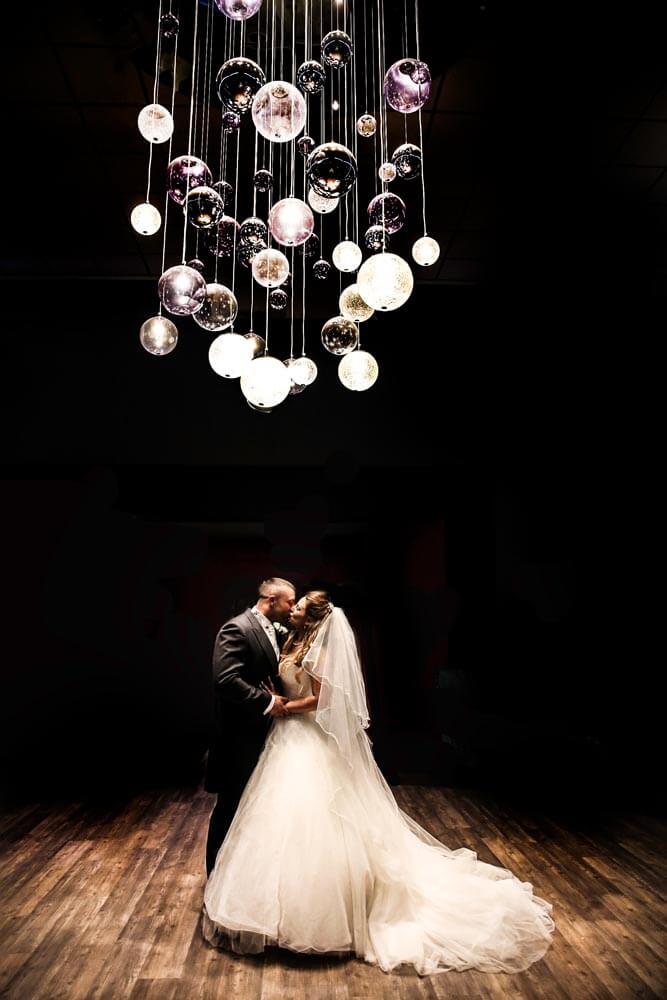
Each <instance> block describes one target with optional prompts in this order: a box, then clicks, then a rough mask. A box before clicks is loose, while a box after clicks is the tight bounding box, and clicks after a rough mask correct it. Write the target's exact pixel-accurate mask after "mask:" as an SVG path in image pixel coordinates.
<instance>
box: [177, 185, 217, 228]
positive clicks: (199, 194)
mask: <svg viewBox="0 0 667 1000" xmlns="http://www.w3.org/2000/svg"><path fill="white" fill-rule="evenodd" d="M183 211H184V212H185V213H186V215H187V217H188V222H189V223H190V224H191V225H192V226H194V227H195V229H208V228H209V227H210V226H214V225H215V224H216V222H218V221H219V220H220V219H221V218H222V217H223V215H224V213H225V203H224V201H223V200H222V198H221V197H220V195H219V194H218V192H217V191H215V190H214V189H213V188H212V187H195V188H190V190H189V191H188V193H187V195H186V198H185V205H184V208H183Z"/></svg>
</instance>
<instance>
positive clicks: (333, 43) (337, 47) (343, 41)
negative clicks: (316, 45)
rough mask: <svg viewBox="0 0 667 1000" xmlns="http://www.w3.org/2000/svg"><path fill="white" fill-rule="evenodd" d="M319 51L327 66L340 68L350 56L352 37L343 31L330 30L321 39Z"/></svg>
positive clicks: (345, 64) (347, 61) (346, 62)
mask: <svg viewBox="0 0 667 1000" xmlns="http://www.w3.org/2000/svg"><path fill="white" fill-rule="evenodd" d="M321 51H322V59H323V60H324V62H325V63H326V64H327V66H331V67H332V68H333V69H341V68H342V67H343V66H347V64H348V63H349V61H350V59H351V58H352V39H351V38H350V36H349V35H346V34H345V32H344V31H330V32H329V34H328V35H325V36H324V38H323V39H322V49H321Z"/></svg>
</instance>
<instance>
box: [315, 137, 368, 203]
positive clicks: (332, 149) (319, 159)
mask: <svg viewBox="0 0 667 1000" xmlns="http://www.w3.org/2000/svg"><path fill="white" fill-rule="evenodd" d="M306 173H307V175H308V183H309V184H310V186H311V187H312V188H314V189H315V191H317V193H318V194H322V195H324V196H325V198H338V197H339V196H340V195H343V194H346V193H347V192H348V191H349V190H350V188H351V187H352V185H353V184H354V182H355V180H356V179H357V161H356V159H355V157H354V154H353V153H351V152H350V150H349V149H348V148H347V146H341V144H340V143H339V142H325V143H323V144H322V145H321V146H318V147H317V149H314V150H313V152H312V153H311V154H310V156H309V157H308V163H307V166H306Z"/></svg>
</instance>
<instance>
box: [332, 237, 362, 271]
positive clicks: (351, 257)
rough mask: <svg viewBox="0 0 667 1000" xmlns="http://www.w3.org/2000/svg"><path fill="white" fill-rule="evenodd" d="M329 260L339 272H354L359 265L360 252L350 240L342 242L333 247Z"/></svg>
mask: <svg viewBox="0 0 667 1000" xmlns="http://www.w3.org/2000/svg"><path fill="white" fill-rule="evenodd" d="M331 259H332V261H333V262H334V264H335V265H336V267H337V268H338V270H339V271H346V272H348V271H356V270H357V268H358V267H359V265H360V264H361V259H362V254H361V250H360V249H359V247H358V246H357V244H356V243H354V242H353V241H352V240H343V241H342V242H341V243H339V244H338V245H337V246H335V247H334V251H333V253H332V254H331Z"/></svg>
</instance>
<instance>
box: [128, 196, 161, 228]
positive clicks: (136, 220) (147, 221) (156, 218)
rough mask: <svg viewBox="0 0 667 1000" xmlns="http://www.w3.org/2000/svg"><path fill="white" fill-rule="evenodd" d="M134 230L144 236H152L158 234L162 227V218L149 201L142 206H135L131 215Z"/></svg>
mask: <svg viewBox="0 0 667 1000" xmlns="http://www.w3.org/2000/svg"><path fill="white" fill-rule="evenodd" d="M130 222H131V223H132V228H133V229H134V230H135V232H137V233H141V235H142V236H152V235H153V233H157V231H158V229H159V228H160V226H161V225H162V216H161V215H160V213H159V211H158V210H157V208H156V207H155V205H151V203H150V202H149V201H142V203H141V204H140V205H135V207H134V208H133V209H132V214H131V215H130Z"/></svg>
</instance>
